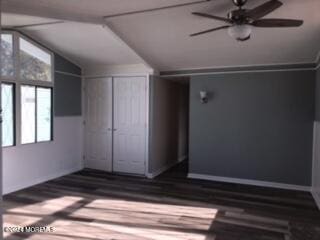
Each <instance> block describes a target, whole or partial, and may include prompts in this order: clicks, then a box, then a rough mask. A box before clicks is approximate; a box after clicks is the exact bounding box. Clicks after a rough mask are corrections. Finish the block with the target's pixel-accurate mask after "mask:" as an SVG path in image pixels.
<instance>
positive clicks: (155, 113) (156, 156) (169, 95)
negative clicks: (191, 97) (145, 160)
mask: <svg viewBox="0 0 320 240" xmlns="http://www.w3.org/2000/svg"><path fill="white" fill-rule="evenodd" d="M184 89H185V87H184ZM186 90H188V89H186ZM183 93H184V95H183ZM184 96H188V94H187V93H185V91H184V90H183V87H182V88H181V85H180V84H178V83H176V82H172V81H169V80H165V79H160V78H159V77H152V78H151V80H150V121H149V122H150V136H149V139H150V156H149V159H150V160H149V172H150V173H155V172H157V171H158V170H160V169H163V168H164V167H166V166H169V165H172V164H174V163H176V162H177V161H178V159H179V157H181V156H183V155H186V152H185V151H187V147H186V146H185V145H186V144H187V142H186V138H185V139H184V138H183V136H185V137H187V136H186V133H185V131H186V129H187V126H186V124H185V122H184V121H186V116H185V115H186V113H184V109H187V108H185V107H181V106H184V104H185V101H186V100H185V97H184ZM183 101H184V102H183ZM180 109H182V112H181V111H180ZM182 116H183V117H184V120H181V118H180V117H182Z"/></svg>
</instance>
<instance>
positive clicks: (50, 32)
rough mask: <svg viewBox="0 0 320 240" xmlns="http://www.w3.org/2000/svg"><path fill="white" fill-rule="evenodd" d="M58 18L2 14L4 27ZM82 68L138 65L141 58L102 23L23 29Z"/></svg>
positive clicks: (76, 23)
mask: <svg viewBox="0 0 320 240" xmlns="http://www.w3.org/2000/svg"><path fill="white" fill-rule="evenodd" d="M54 21H56V20H55V19H48V18H39V17H30V16H24V15H16V14H3V16H2V22H3V25H4V26H19V25H25V24H36V23H44V22H54ZM20 30H22V31H23V32H24V33H26V34H27V35H29V36H31V37H33V38H35V39H36V40H38V41H40V42H41V43H42V44H44V45H46V46H48V47H49V48H51V49H53V50H55V51H56V52H58V53H60V54H61V55H63V56H65V57H67V58H68V59H71V60H72V61H73V62H75V63H77V64H78V65H80V66H82V67H88V66H92V65H119V64H139V63H141V62H142V59H141V58H140V57H139V56H138V55H137V54H136V53H135V52H134V51H133V50H132V49H131V48H129V47H128V46H126V45H125V44H123V42H122V41H119V39H118V37H117V36H116V35H114V34H113V33H112V32H110V31H109V30H108V29H107V28H103V27H102V25H97V24H87V23H78V22H64V23H62V24H54V25H43V26H37V27H31V28H22V29H20Z"/></svg>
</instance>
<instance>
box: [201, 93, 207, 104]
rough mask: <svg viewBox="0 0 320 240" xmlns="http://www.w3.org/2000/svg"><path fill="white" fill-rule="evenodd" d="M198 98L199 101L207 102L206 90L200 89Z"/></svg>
mask: <svg viewBox="0 0 320 240" xmlns="http://www.w3.org/2000/svg"><path fill="white" fill-rule="evenodd" d="M200 100H201V103H203V104H205V103H207V102H208V92H206V91H200Z"/></svg>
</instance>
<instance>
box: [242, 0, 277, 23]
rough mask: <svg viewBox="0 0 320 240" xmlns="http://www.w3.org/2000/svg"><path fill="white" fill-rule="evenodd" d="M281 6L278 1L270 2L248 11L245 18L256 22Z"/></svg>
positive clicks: (271, 0) (272, 0)
mask: <svg viewBox="0 0 320 240" xmlns="http://www.w3.org/2000/svg"><path fill="white" fill-rule="evenodd" d="M282 5H283V3H282V2H280V1H278V0H270V1H268V2H266V3H264V4H262V5H260V6H258V7H256V8H254V9H251V10H249V11H248V12H247V13H246V16H247V17H249V18H251V19H253V20H258V19H260V18H262V17H264V16H266V15H268V14H269V13H271V12H273V11H274V10H276V9H277V8H279V7H281V6H282Z"/></svg>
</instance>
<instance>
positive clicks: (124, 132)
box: [113, 77, 148, 175]
mask: <svg viewBox="0 0 320 240" xmlns="http://www.w3.org/2000/svg"><path fill="white" fill-rule="evenodd" d="M146 84H147V80H146V78H145V77H118V78H114V80H113V85H114V110H113V111H114V132H113V145H114V147H113V171H114V172H120V173H129V174H139V175H144V174H145V163H146V133H147V111H148V109H147V99H146V98H147V89H146Z"/></svg>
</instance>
